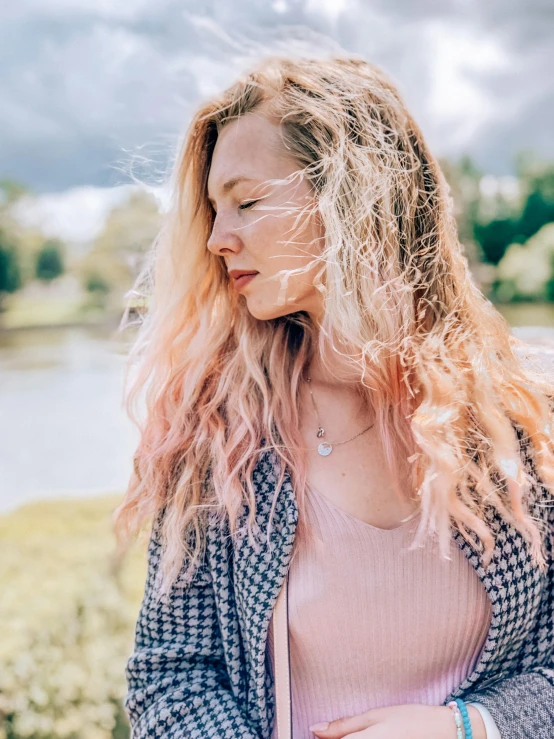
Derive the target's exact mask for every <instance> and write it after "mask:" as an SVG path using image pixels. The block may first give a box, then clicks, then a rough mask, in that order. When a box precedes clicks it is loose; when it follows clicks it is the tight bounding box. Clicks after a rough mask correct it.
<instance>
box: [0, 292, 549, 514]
mask: <svg viewBox="0 0 554 739" xmlns="http://www.w3.org/2000/svg"><path fill="white" fill-rule="evenodd" d="M501 311H502V313H503V314H504V315H505V316H506V318H507V320H508V321H509V323H510V325H511V326H512V327H513V329H512V330H513V333H514V334H515V335H516V336H518V337H519V338H522V339H523V340H524V341H528V342H531V344H530V352H531V353H533V354H536V356H537V357H539V358H540V362H541V364H543V365H544V364H545V363H546V365H548V366H550V364H551V365H552V373H553V377H554V305H547V306H537V305H535V306H533V305H532V306H528V305H525V306H505V307H502V308H501ZM124 336H125V339H123V338H122V337H121V336H120V337H119V338H118V336H117V334H116V331H115V329H113V328H100V327H67V328H52V329H37V330H34V329H26V330H23V331H6V332H0V418H1V419H2V423H1V425H0V470H1V474H0V512H6V511H8V510H11V509H13V508H15V507H17V506H18V505H21V504H23V503H25V502H28V501H32V500H37V499H40V498H53V497H57V498H58V497H65V496H70V497H76V496H89V495H98V494H104V493H111V492H121V493H122V494H123V491H124V489H125V487H126V485H127V482H128V480H129V476H130V474H131V470H132V456H133V452H134V450H135V448H136V444H137V442H138V431H137V430H136V429H135V427H134V426H133V424H131V422H130V420H129V419H128V418H127V416H126V414H125V412H124V410H123V409H122V391H123V369H124V363H125V353H126V346H125V343H128V342H129V340H130V337H131V332H130V331H129V330H128V331H127V332H126V333H125V335H124Z"/></svg>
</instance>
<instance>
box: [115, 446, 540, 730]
mask: <svg viewBox="0 0 554 739" xmlns="http://www.w3.org/2000/svg"><path fill="white" fill-rule="evenodd" d="M524 458H525V460H526V465H527V469H528V471H529V470H530V467H529V465H530V464H531V460H530V459H529V456H528V454H527V453H525V455H524ZM277 479H278V477H277V457H276V455H275V452H274V451H269V452H264V453H262V454H261V455H260V457H259V458H258V460H257V465H256V467H255V470H254V473H253V483H254V486H255V490H256V496H257V497H256V501H257V502H256V509H257V510H256V521H257V523H258V526H259V532H260V533H259V537H258V538H259V542H260V547H259V551H255V548H254V547H253V546H252V545H251V544H250V543H249V541H248V537H247V535H246V533H244V528H243V530H242V531H241V532H240V536H238V537H237V538H234V539H233V540H231V538H230V537H229V536H228V535H226V533H225V531H224V530H223V531H222V530H221V529H220V528H219V527H217V526H216V525H212V524H213V522H212V523H210V524H209V525H208V527H207V546H206V556H205V558H204V560H203V561H202V563H201V565H200V567H199V569H198V570H197V572H196V575H195V578H194V579H193V581H192V582H189V583H187V584H184V582H183V581H182V580H181V581H180V582H179V580H178V581H177V583H176V585H175V586H174V587H173V589H172V591H171V593H170V595H169V596H165V597H163V598H162V600H161V601H157V600H156V599H155V597H154V587H155V583H156V582H157V578H158V575H159V569H158V565H159V562H160V555H161V541H160V523H161V519H162V515H163V510H162V511H161V512H160V513H159V514H158V516H157V518H156V519H155V520H154V524H153V527H152V533H151V537H150V542H149V547H148V573H147V580H146V586H145V592H144V598H143V601H142V605H141V608H140V612H139V616H138V620H137V623H136V631H135V644H134V651H133V653H132V654H131V656H130V658H129V659H128V662H127V665H126V670H125V673H126V678H127V684H128V692H127V694H126V696H125V700H124V706H125V710H126V712H127V715H128V717H129V721H130V724H131V732H132V733H131V737H132V739H147V738H148V739H155V738H156V737H159V739H162V738H163V739H177V738H179V739H181V738H182V739H184V738H185V737H187V739H208V738H211V739H239V737H240V738H242V739H268V737H269V736H270V734H271V731H272V727H273V722H274V717H275V696H274V692H273V684H272V681H271V678H270V673H269V671H268V669H267V664H266V651H265V648H266V639H267V632H268V626H269V620H270V617H271V614H272V610H273V606H274V604H275V601H276V598H277V595H278V593H279V590H280V588H281V585H282V583H283V580H284V577H285V573H286V571H287V567H288V565H289V561H290V556H291V551H292V546H293V542H294V534H295V528H296V524H297V521H298V509H297V505H296V501H295V497H294V492H293V488H292V485H291V480H290V476H289V474H288V471H287V470H285V477H284V482H283V486H282V488H281V491H280V493H279V495H278V498H277V503H276V508H275V514H274V517H273V525H272V533H271V538H270V548H269V549H268V547H267V545H266V538H265V537H266V525H267V522H268V518H269V512H270V506H271V502H272V499H273V494H274V492H275V489H276V483H277ZM530 505H531V506H532V508H531V513H532V515H534V516H537V517H540V518H541V519H543V520H547V521H548V525H549V535H548V536H547V547H546V550H547V556H548V559H549V569H548V572H547V573H543V574H540V573H539V571H538V569H537V568H536V566H534V565H533V564H532V562H531V558H530V555H529V552H528V548H527V545H526V543H525V540H524V539H523V538H522V536H521V535H520V534H519V533H518V532H517V530H516V529H514V528H513V527H512V526H511V525H510V524H508V523H507V522H506V521H505V520H504V519H503V518H501V517H500V516H499V515H498V514H497V513H496V512H495V511H494V510H493V511H491V512H490V514H489V516H488V522H489V523H490V524H491V525H492V527H493V530H494V531H495V533H496V545H495V549H494V556H493V559H492V562H491V564H490V566H489V567H488V568H487V571H485V570H484V569H483V568H482V566H481V564H480V559H479V556H478V554H477V553H475V551H474V550H473V549H472V548H471V547H470V545H468V543H467V542H466V541H465V540H464V538H463V537H462V535H461V533H460V532H459V531H458V529H457V527H456V526H455V525H454V526H453V537H454V541H455V542H456V544H457V545H458V546H460V548H461V550H462V551H463V552H464V554H465V555H466V556H467V558H468V560H469V561H470V562H471V564H472V566H473V567H474V569H475V571H476V572H477V574H478V576H479V578H480V579H481V581H482V583H483V585H484V587H485V589H486V591H487V593H488V595H489V597H490V599H491V603H492V620H491V624H490V629H489V633H488V636H487V638H486V641H485V644H484V648H483V650H482V653H481V656H480V659H479V662H478V664H477V665H476V667H475V669H474V671H473V672H472V673H471V674H470V675H469V676H468V677H467V679H466V680H464V681H463V683H462V684H461V685H459V686H458V688H457V689H456V690H454V691H453V692H452V693H451V694H450V695H449V696H448V697H447V698H445V701H444V705H446V703H447V702H448V701H450V700H452V699H454V698H457V697H460V698H463V699H464V700H467V701H478V702H480V703H481V704H483V705H484V706H486V707H487V708H488V709H489V711H490V713H491V715H492V717H493V718H494V720H495V722H496V724H497V726H498V729H499V731H500V734H501V737H502V739H553V737H554V654H553V652H554V564H553V559H552V551H553V538H554V533H553V530H554V508H553V507H552V503H551V502H550V500H549V498H548V497H547V494H546V491H545V489H544V487H542V485H536V486H534V488H533V495H532V496H531V503H530ZM246 514H247V511H246V510H245V512H244V515H245V516H246ZM231 542H232V543H231Z"/></svg>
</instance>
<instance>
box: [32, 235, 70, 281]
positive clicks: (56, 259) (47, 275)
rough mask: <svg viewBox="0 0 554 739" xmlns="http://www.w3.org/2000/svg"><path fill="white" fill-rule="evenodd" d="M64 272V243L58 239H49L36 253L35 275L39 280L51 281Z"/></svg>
mask: <svg viewBox="0 0 554 739" xmlns="http://www.w3.org/2000/svg"><path fill="white" fill-rule="evenodd" d="M63 272H64V256H63V244H62V243H61V242H60V241H57V240H56V239H49V240H48V241H45V243H44V244H43V246H42V248H41V249H40V251H39V252H38V253H37V255H36V262H35V275H36V277H37V278H38V279H39V280H43V281H44V282H51V281H52V280H53V279H55V278H56V277H59V276H60V275H62V274H63Z"/></svg>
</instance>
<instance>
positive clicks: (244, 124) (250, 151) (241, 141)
mask: <svg viewBox="0 0 554 739" xmlns="http://www.w3.org/2000/svg"><path fill="white" fill-rule="evenodd" d="M297 168H298V165H297V164H296V163H295V162H294V160H293V159H292V158H291V157H290V156H289V155H288V153H287V150H286V148H285V146H284V144H283V141H282V138H281V128H280V126H279V125H278V124H276V123H273V122H272V121H270V120H268V119H267V118H265V117H264V116H262V115H261V114H257V113H255V112H253V113H247V114H246V115H245V116H242V117H241V118H238V119H237V120H235V121H232V122H231V123H228V124H226V125H225V126H224V127H223V128H222V130H221V131H220V133H219V135H218V138H217V141H216V145H215V148H214V152H213V156H212V161H211V165H210V171H209V175H208V190H209V193H210V195H214V194H217V193H220V192H221V189H222V187H223V184H224V182H226V181H227V180H229V179H231V178H234V177H248V178H252V179H255V180H258V181H259V180H264V179H273V178H280V177H287V176H288V175H289V174H291V172H293V171H294V170H295V169H297Z"/></svg>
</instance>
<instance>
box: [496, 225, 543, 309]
mask: <svg viewBox="0 0 554 739" xmlns="http://www.w3.org/2000/svg"><path fill="white" fill-rule="evenodd" d="M494 293H495V297H496V299H497V300H499V301H501V302H509V301H512V300H553V299H554V223H547V224H546V226H543V227H542V228H541V230H540V231H538V232H537V233H536V234H535V235H534V236H532V237H531V238H530V239H528V240H527V241H526V242H525V244H510V246H509V247H508V249H507V250H506V253H505V254H504V256H503V257H502V259H501V260H500V262H499V263H498V268H497V280H496V284H495V287H494Z"/></svg>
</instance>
